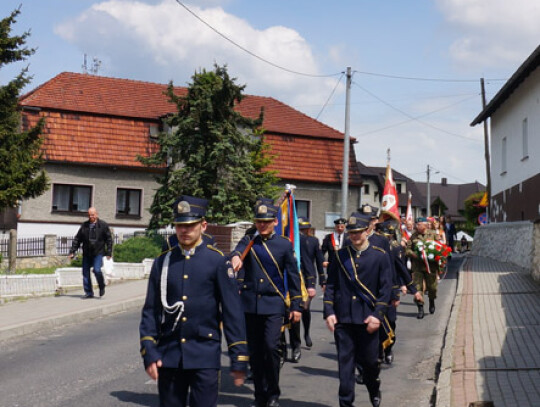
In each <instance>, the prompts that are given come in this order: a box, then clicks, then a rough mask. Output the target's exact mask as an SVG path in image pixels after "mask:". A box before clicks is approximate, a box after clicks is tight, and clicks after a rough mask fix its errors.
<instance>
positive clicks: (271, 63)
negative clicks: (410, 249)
mask: <svg viewBox="0 0 540 407" xmlns="http://www.w3.org/2000/svg"><path fill="white" fill-rule="evenodd" d="M176 3H178V5H180V6H181V7H182V8H184V9H185V10H186V11H187V12H188V13H190V14H191V15H192V16H193V17H195V18H196V19H197V20H199V21H200V22H201V23H203V24H204V25H206V26H207V27H208V28H210V29H211V30H212V31H214V32H215V33H216V34H218V35H219V36H220V37H222V38H223V39H225V40H226V41H228V42H230V43H231V44H233V45H234V46H235V47H237V48H239V49H241V50H242V51H244V52H246V53H247V54H249V55H251V56H252V57H254V58H257V59H258V60H260V61H262V62H264V63H266V64H268V65H271V66H273V67H274V68H278V69H281V70H282V71H285V72H289V73H292V74H295V75H301V76H308V77H312V78H329V77H332V76H337V75H339V74H341V75H343V72H336V73H333V74H311V73H306V72H299V71H295V70H293V69H289V68H285V67H283V66H281V65H278V64H276V63H274V62H272V61H269V60H267V59H265V58H263V57H261V56H259V55H257V54H255V53H254V52H253V51H250V50H249V49H247V48H245V47H243V46H242V45H240V44H238V43H237V42H236V41H234V40H232V39H231V38H229V37H227V36H226V35H225V34H223V33H222V32H221V31H218V30H217V29H216V28H214V27H213V26H212V25H210V24H209V23H207V22H206V21H205V20H203V19H202V18H201V17H199V15H197V14H196V13H195V12H193V11H192V10H191V9H190V8H189V7H187V6H186V5H185V4H184V3H182V2H181V1H180V0H176ZM354 73H359V74H362V75H370V76H378V77H382V78H389V79H401V80H411V81H425V82H478V79H444V78H421V77H408V76H400V75H388V74H382V73H376V72H366V71H353V74H354ZM507 80H508V79H497V78H494V79H486V81H490V82H498V81H507Z"/></svg>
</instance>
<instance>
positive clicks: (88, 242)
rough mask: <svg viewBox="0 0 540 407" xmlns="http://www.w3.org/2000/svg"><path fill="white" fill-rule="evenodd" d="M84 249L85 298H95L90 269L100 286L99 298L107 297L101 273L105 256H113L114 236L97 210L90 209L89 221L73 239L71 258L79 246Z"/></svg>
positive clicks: (109, 257)
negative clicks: (99, 216)
mask: <svg viewBox="0 0 540 407" xmlns="http://www.w3.org/2000/svg"><path fill="white" fill-rule="evenodd" d="M81 244H82V247H83V264H82V273H83V288H84V297H83V298H93V297H94V290H93V288H92V280H91V278H90V268H93V270H94V275H95V276H96V280H97V283H98V286H99V296H100V297H103V296H104V295H105V279H104V278H103V273H102V272H101V266H102V265H103V256H107V259H109V260H110V259H111V256H112V246H113V243H112V236H111V230H110V229H109V225H108V224H107V222H105V221H103V220H101V219H99V218H98V213H97V210H96V208H94V207H92V208H89V209H88V220H87V221H86V222H84V223H83V224H82V225H81V227H80V228H79V231H78V232H77V234H76V235H75V238H74V239H73V244H72V245H71V250H70V251H69V258H70V259H72V258H73V256H74V255H75V253H76V252H77V250H78V249H79V246H80V245H81Z"/></svg>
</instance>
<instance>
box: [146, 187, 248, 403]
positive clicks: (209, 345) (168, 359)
mask: <svg viewBox="0 0 540 407" xmlns="http://www.w3.org/2000/svg"><path fill="white" fill-rule="evenodd" d="M206 206H207V201H206V200H205V199H199V198H194V197H189V196H180V197H179V198H178V199H177V200H176V202H175V204H174V215H173V216H174V219H173V224H174V226H175V229H176V235H177V238H178V244H177V245H176V246H174V247H173V248H172V249H171V250H169V251H167V252H164V253H162V254H161V255H160V256H159V257H158V258H156V259H155V260H154V264H153V266H152V271H151V272H150V279H149V281H148V291H147V294H146V300H145V303H144V307H143V310H142V317H141V323H140V328H139V329H140V335H141V355H142V357H143V360H144V367H145V369H146V372H147V373H148V375H149V376H150V377H151V378H152V379H154V380H157V382H158V391H159V399H160V406H162V407H167V406H175V407H176V406H182V407H185V406H186V405H188V403H187V401H188V393H189V406H190V407H212V406H217V398H218V383H219V370H220V357H221V336H222V333H221V330H220V322H221V321H223V331H224V334H225V337H226V339H227V344H228V351H229V356H230V358H231V375H232V376H233V378H234V384H235V385H237V386H241V385H242V384H243V383H244V377H245V371H246V369H247V363H248V360H249V357H248V354H247V343H246V332H245V322H244V315H243V313H241V312H238V311H239V310H240V309H241V307H242V304H241V302H240V296H239V294H238V285H237V282H236V276H235V273H234V271H233V269H232V266H231V264H230V263H229V262H228V261H227V258H226V257H225V256H224V255H223V253H221V252H220V251H219V250H217V249H215V248H214V247H212V246H211V245H207V244H204V243H203V238H202V234H203V232H204V231H205V229H206V225H207V223H206V220H205V219H204V216H205V213H206Z"/></svg>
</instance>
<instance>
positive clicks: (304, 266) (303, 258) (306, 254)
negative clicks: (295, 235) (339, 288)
mask: <svg viewBox="0 0 540 407" xmlns="http://www.w3.org/2000/svg"><path fill="white" fill-rule="evenodd" d="M323 260H324V257H323V254H322V251H321V247H320V246H319V239H317V238H316V237H315V236H306V235H304V234H300V270H301V271H302V275H303V276H304V281H305V282H306V288H315V285H316V282H317V281H316V279H317V274H318V275H319V285H321V286H322V285H324V284H326V277H325V275H324V268H323V265H322V263H323Z"/></svg>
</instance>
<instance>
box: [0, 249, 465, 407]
mask: <svg viewBox="0 0 540 407" xmlns="http://www.w3.org/2000/svg"><path fill="white" fill-rule="evenodd" d="M460 263H461V259H460V258H459V256H455V258H454V260H452V261H451V262H450V270H449V272H448V275H447V276H446V278H445V279H444V280H442V281H441V282H440V285H439V299H438V300H437V311H436V313H435V314H434V315H430V314H429V313H427V314H426V317H425V318H424V319H423V320H418V319H416V306H415V305H414V304H413V303H412V296H411V295H407V296H406V297H405V298H404V300H403V301H402V305H401V306H400V308H399V310H398V326H397V336H398V340H397V343H396V345H395V347H394V349H395V362H394V364H393V365H391V366H387V365H383V371H382V373H381V379H382V394H383V404H382V405H383V406H391V405H393V406H404V405H414V406H415V407H423V406H426V407H428V406H430V405H431V399H432V396H433V391H434V387H435V382H434V379H435V377H436V370H437V364H438V362H439V358H440V352H441V345H442V344H443V337H444V332H445V329H446V325H447V322H448V318H449V314H450V308H451V306H452V302H453V300H454V294H455V290H456V275H457V269H458V266H459V264H460ZM321 308H322V300H321V298H319V296H318V297H317V298H316V300H315V301H314V303H313V304H312V313H313V322H312V324H313V327H312V335H311V336H312V338H313V342H314V346H313V348H311V349H307V348H305V347H303V349H302V358H301V360H300V363H297V364H295V363H290V362H288V363H286V364H285V365H284V367H283V369H282V373H281V379H280V383H281V390H282V397H281V405H282V406H283V407H293V406H294V407H328V406H337V405H338V403H337V391H338V380H337V362H336V357H335V345H334V340H333V336H332V334H331V333H330V332H329V331H328V330H327V329H326V326H325V325H324V321H323V320H322V312H321ZM139 316H140V312H139V311H131V312H124V313H121V314H116V315H111V316H108V317H103V318H99V319H95V320H90V321H88V322H87V323H84V324H74V325H68V326H65V327H62V328H58V329H54V330H48V331H42V332H39V333H36V334H32V335H29V336H26V337H21V338H17V339H11V340H9V341H5V342H3V343H0V366H1V367H2V368H1V369H0V394H1V396H0V406H1V407H17V406H21V407H41V406H43V407H52V406H55V407H72V406H76V405H84V406H99V407H112V406H122V407H126V406H139V407H140V406H146V407H157V406H158V405H159V403H158V399H157V389H156V385H155V383H154V382H152V381H151V380H150V379H149V378H148V377H147V376H146V374H145V372H144V370H143V367H142V363H141V360H140V357H139V343H138V323H139ZM223 360H224V365H225V366H228V360H227V358H226V357H224V358H223ZM252 392H253V385H252V383H250V382H248V383H247V384H246V385H244V386H243V387H241V388H235V387H234V386H233V385H232V381H231V379H230V377H229V375H228V372H227V368H225V369H224V370H223V374H222V383H221V394H220V398H219V405H220V406H223V407H230V406H240V407H243V406H247V405H248V404H249V402H250V401H251V399H252ZM356 394H357V398H356V399H357V402H356V404H357V405H358V406H369V405H370V403H369V400H368V396H367V392H366V390H365V388H364V386H360V385H358V386H357V393H356Z"/></svg>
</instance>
